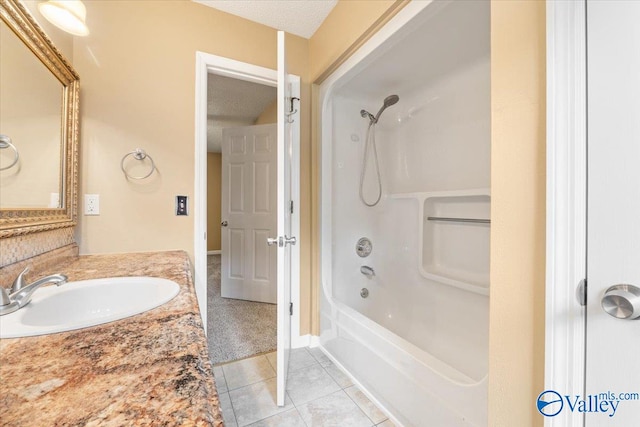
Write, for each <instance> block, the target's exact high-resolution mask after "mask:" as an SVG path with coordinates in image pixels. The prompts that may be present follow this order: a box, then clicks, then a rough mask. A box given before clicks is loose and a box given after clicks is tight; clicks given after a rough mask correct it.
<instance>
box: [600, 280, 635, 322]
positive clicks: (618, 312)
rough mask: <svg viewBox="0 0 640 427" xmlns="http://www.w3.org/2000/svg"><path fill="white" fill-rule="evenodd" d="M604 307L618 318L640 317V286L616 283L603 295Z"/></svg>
mask: <svg viewBox="0 0 640 427" xmlns="http://www.w3.org/2000/svg"><path fill="white" fill-rule="evenodd" d="M602 308H603V309H604V311H606V312H607V313H608V314H610V315H611V316H613V317H615V318H618V319H627V320H632V319H637V318H638V317H640V288H638V287H637V286H633V285H622V284H620V285H614V286H611V287H610V288H609V289H607V290H606V291H605V293H604V296H603V297H602Z"/></svg>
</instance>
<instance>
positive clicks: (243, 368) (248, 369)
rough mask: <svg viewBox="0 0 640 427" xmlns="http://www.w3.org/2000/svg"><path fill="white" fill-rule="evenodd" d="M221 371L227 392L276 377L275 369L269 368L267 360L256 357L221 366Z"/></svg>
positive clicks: (262, 357) (263, 357)
mask: <svg viewBox="0 0 640 427" xmlns="http://www.w3.org/2000/svg"><path fill="white" fill-rule="evenodd" d="M222 371H223V372H224V378H225V380H226V381H227V387H228V389H229V390H235V389H236V388H240V387H244V386H246V385H249V384H253V383H257V382H259V381H264V380H267V379H269V378H273V377H275V376H276V371H275V369H273V368H272V367H271V364H270V363H269V360H267V358H266V357H265V356H256V357H252V358H250V359H244V360H238V361H237V362H233V363H229V364H227V365H222Z"/></svg>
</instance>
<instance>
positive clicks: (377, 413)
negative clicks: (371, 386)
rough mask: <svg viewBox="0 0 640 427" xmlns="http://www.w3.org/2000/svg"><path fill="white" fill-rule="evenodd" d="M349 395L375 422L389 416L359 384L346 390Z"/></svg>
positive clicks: (379, 421)
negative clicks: (370, 398) (366, 394)
mask: <svg viewBox="0 0 640 427" xmlns="http://www.w3.org/2000/svg"><path fill="white" fill-rule="evenodd" d="M344 391H345V392H346V393H347V394H348V395H349V397H350V398H351V399H352V400H353V401H354V402H356V405H358V407H359V408H360V409H361V410H362V412H364V414H365V415H366V416H367V417H369V419H370V420H371V421H373V423H374V424H378V423H381V422H382V421H384V420H385V419H386V418H387V416H386V415H385V414H384V412H382V411H381V410H380V409H378V407H377V406H376V405H375V404H374V403H373V402H372V401H370V400H369V398H368V397H367V396H365V395H364V393H363V392H362V391H360V389H359V388H358V387H357V386H355V385H354V386H351V387H349V388H347V389H345V390H344Z"/></svg>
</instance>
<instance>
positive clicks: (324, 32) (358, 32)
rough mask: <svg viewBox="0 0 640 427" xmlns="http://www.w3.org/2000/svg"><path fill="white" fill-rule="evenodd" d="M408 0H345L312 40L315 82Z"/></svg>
mask: <svg viewBox="0 0 640 427" xmlns="http://www.w3.org/2000/svg"><path fill="white" fill-rule="evenodd" d="M407 3H408V0H376V1H372V0H342V1H339V2H338V4H336V6H335V7H334V8H333V10H332V11H331V13H329V16H327V18H326V19H325V20H324V22H323V23H322V25H321V26H320V28H318V29H317V30H316V32H315V33H314V34H313V36H312V37H311V39H309V49H310V52H311V53H310V57H311V69H310V72H311V81H313V82H315V83H321V81H322V80H324V77H326V75H327V73H330V72H331V71H332V70H333V69H334V68H335V65H336V64H339V63H340V62H341V61H344V60H345V59H346V58H347V57H348V56H349V55H350V54H352V53H353V52H354V51H355V50H356V49H357V48H358V47H359V46H360V45H361V44H362V43H364V42H365V41H366V40H367V39H368V38H369V37H370V36H371V35H372V34H373V33H374V32H375V31H377V30H378V29H379V28H380V27H381V26H382V25H383V24H384V23H385V22H387V20H388V19H389V18H391V17H392V16H393V15H394V14H395V13H396V12H398V11H399V10H400V9H401V8H402V7H403V6H404V5H406V4H407Z"/></svg>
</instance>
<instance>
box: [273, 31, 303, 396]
mask: <svg viewBox="0 0 640 427" xmlns="http://www.w3.org/2000/svg"><path fill="white" fill-rule="evenodd" d="M292 96H293V95H292V93H291V82H290V80H289V75H288V74H287V60H286V52H285V34H284V32H283V31H278V122H277V127H278V207H277V210H278V235H277V241H278V243H277V244H276V246H277V248H278V249H277V250H278V261H277V263H278V274H277V276H278V279H277V280H278V309H277V317H278V337H277V341H278V351H277V357H276V384H277V393H276V394H277V404H278V406H284V403H285V402H284V400H285V390H286V385H287V374H288V368H289V353H290V351H291V315H290V311H289V304H290V303H291V248H292V245H296V244H297V242H296V241H295V239H296V238H297V237H298V236H292V234H291V231H292V229H291V210H290V201H291V200H292V199H291V195H292V192H291V183H292V181H291V166H292V164H291V161H292V151H291V147H292V145H291V144H292V128H293V127H292V124H293V123H297V125H298V126H299V123H300V120H299V116H298V117H295V116H294V115H290V113H292V112H293V110H292V106H293V101H292ZM289 239H294V240H289Z"/></svg>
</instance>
